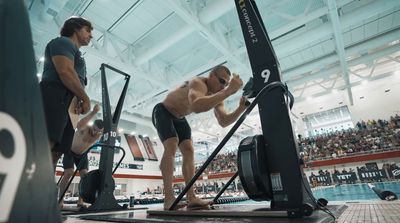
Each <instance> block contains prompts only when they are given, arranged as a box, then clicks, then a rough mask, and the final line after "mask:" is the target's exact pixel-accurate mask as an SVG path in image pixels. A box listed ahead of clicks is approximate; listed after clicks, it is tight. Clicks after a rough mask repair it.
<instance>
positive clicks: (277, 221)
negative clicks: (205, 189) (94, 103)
mask: <svg viewBox="0 0 400 223" xmlns="http://www.w3.org/2000/svg"><path fill="white" fill-rule="evenodd" d="M264 207H265V205H216V206H213V209H207V210H191V209H180V210H177V211H163V210H147V211H146V210H135V211H124V212H119V213H112V214H101V215H86V216H81V217H80V219H84V220H95V221H107V222H192V223H202V222H232V223H239V222H240V223H241V222H248V223H252V222H271V223H286V222H290V223H303V222H304V223H305V222H307V223H325V222H326V223H327V222H332V217H331V216H330V215H328V214H327V213H325V212H322V211H314V213H313V215H312V216H309V217H306V218H294V219H292V218H287V217H284V216H286V213H285V212H284V211H276V212H271V211H270V210H269V209H265V208H264ZM328 208H329V210H330V211H331V212H332V214H333V215H334V216H335V217H336V218H338V217H339V216H340V215H341V214H342V213H343V212H344V211H345V210H346V208H347V206H344V205H330V206H328Z"/></svg>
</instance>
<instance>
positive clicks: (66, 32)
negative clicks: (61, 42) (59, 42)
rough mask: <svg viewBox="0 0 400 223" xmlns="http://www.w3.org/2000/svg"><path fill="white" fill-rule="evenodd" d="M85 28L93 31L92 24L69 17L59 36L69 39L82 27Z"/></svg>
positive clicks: (76, 17)
mask: <svg viewBox="0 0 400 223" xmlns="http://www.w3.org/2000/svg"><path fill="white" fill-rule="evenodd" d="M84 26H87V27H89V28H90V30H93V26H92V23H91V22H89V20H87V19H85V18H83V17H80V16H71V17H70V18H69V19H67V20H65V22H64V25H63V27H62V28H61V31H60V34H61V36H65V37H71V36H72V35H74V33H75V31H77V30H80V29H82V27H84Z"/></svg>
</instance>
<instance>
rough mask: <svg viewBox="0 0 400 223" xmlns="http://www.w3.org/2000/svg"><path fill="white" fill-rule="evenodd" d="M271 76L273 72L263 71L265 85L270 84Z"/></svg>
mask: <svg viewBox="0 0 400 223" xmlns="http://www.w3.org/2000/svg"><path fill="white" fill-rule="evenodd" d="M270 75H271V71H269V70H268V69H265V70H263V71H261V77H262V78H264V83H267V82H268V79H269V76H270Z"/></svg>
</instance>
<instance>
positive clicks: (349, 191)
mask: <svg viewBox="0 0 400 223" xmlns="http://www.w3.org/2000/svg"><path fill="white" fill-rule="evenodd" d="M372 185H374V186H375V187H377V188H379V189H381V190H389V191H392V192H394V193H395V194H396V195H397V196H398V197H399V198H400V182H399V181H397V182H384V183H372ZM313 194H314V196H315V197H316V198H325V199H327V200H328V201H349V200H380V198H379V197H378V196H377V195H376V194H375V192H374V191H372V190H371V189H370V188H369V187H368V185H367V184H365V183H363V184H342V185H337V186H334V187H327V188H319V189H313Z"/></svg>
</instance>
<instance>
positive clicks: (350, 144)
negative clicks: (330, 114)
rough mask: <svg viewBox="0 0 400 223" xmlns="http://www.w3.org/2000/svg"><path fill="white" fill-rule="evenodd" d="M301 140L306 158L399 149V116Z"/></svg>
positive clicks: (362, 122) (302, 152) (329, 157)
mask: <svg viewBox="0 0 400 223" xmlns="http://www.w3.org/2000/svg"><path fill="white" fill-rule="evenodd" d="M299 144H300V151H301V155H302V157H303V159H304V161H313V160H320V159H332V158H333V159H334V158H339V157H343V156H349V155H355V154H358V153H366V152H376V151H383V150H390V149H396V148H398V147H400V116H399V115H396V116H392V117H390V119H389V121H387V120H381V119H378V120H368V121H367V122H365V121H361V122H358V123H357V124H356V128H353V129H348V130H343V131H337V132H334V133H329V134H323V135H318V136H315V137H310V138H305V139H301V141H300V142H299Z"/></svg>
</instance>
